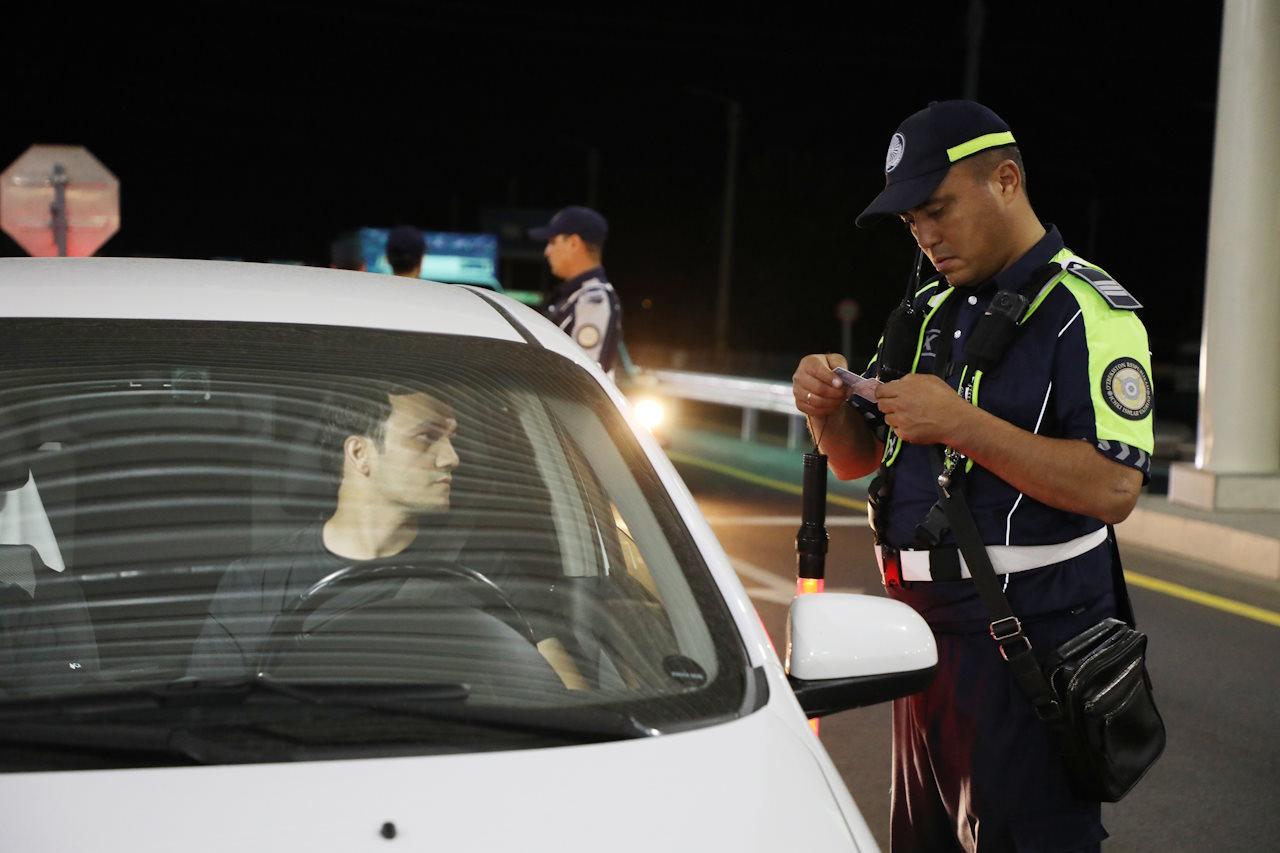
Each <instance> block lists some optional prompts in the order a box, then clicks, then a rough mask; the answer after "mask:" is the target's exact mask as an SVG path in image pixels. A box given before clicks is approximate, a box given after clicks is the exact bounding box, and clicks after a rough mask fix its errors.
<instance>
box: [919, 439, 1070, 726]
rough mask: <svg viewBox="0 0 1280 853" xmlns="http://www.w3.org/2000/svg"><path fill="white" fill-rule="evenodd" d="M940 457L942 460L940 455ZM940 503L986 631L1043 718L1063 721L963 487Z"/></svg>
mask: <svg viewBox="0 0 1280 853" xmlns="http://www.w3.org/2000/svg"><path fill="white" fill-rule="evenodd" d="M933 452H934V453H935V454H937V455H938V456H939V457H941V455H942V450H941V448H940V447H934V449H933ZM938 461H939V464H940V463H941V459H939V460H938ZM939 503H940V504H941V506H942V511H943V512H945V513H946V514H947V521H948V522H949V523H950V525H951V533H952V535H953V536H955V538H956V544H957V545H959V546H960V553H961V554H963V555H964V561H965V564H966V565H967V566H968V567H969V574H970V575H972V576H973V585H974V586H975V587H976V588H977V590H978V597H979V598H980V599H982V604H983V606H984V607H986V609H987V615H988V616H990V617H991V622H990V623H989V624H988V626H987V632H988V633H989V634H990V635H991V639H993V640H995V642H996V645H997V646H998V647H999V649H1000V656H1001V657H1003V658H1004V659H1005V661H1007V662H1008V664H1009V669H1010V670H1012V672H1013V677H1014V679H1015V680H1017V682H1018V687H1019V688H1021V690H1022V692H1023V693H1025V694H1026V696H1027V698H1028V699H1030V700H1031V704H1032V705H1033V706H1034V707H1035V710H1036V714H1037V715H1038V716H1039V717H1040V719H1042V720H1044V721H1045V722H1047V723H1049V724H1050V725H1051V726H1053V725H1054V724H1056V723H1060V722H1061V720H1062V708H1061V707H1060V706H1059V705H1058V701H1057V700H1056V699H1055V698H1054V697H1053V692H1052V691H1051V690H1050V689H1049V682H1048V681H1047V680H1046V679H1045V677H1044V672H1043V671H1042V670H1041V669H1040V664H1039V663H1037V662H1036V656H1035V652H1034V651H1033V650H1032V648H1031V641H1030V640H1029V639H1027V636H1026V634H1025V633H1023V631H1022V623H1021V622H1020V621H1018V618H1017V617H1016V616H1014V615H1013V611H1012V610H1011V609H1010V608H1009V599H1007V598H1005V597H1004V590H1002V589H1001V588H1000V581H999V580H998V579H997V577H996V570H995V568H994V567H992V565H991V558H990V557H989V556H988V555H987V549H986V546H984V545H983V544H982V536H981V535H980V534H979V533H978V525H977V523H976V522H974V520H973V513H972V512H970V511H969V504H968V502H967V501H966V500H965V498H964V493H963V490H961V489H952V490H950V491H949V492H946V491H944V492H943V493H942V496H941V498H940V500H939Z"/></svg>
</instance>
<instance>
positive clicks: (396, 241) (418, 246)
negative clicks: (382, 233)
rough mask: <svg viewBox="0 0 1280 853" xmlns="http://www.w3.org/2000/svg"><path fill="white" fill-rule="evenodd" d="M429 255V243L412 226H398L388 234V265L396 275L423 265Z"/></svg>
mask: <svg viewBox="0 0 1280 853" xmlns="http://www.w3.org/2000/svg"><path fill="white" fill-rule="evenodd" d="M426 253H427V241H426V239H425V238H424V237H423V236H422V232H421V231H420V230H418V229H417V228H414V227H413V226H412V225H397V226H396V227H395V228H392V229H391V230H390V231H389V232H388V233H387V263H389V264H390V265H391V269H392V270H393V271H394V272H396V273H404V272H408V271H410V270H412V269H413V268H414V267H416V266H419V265H421V263H422V256H423V255H425V254H426Z"/></svg>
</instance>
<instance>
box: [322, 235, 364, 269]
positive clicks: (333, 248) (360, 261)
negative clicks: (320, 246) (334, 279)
mask: <svg viewBox="0 0 1280 853" xmlns="http://www.w3.org/2000/svg"><path fill="white" fill-rule="evenodd" d="M329 267H330V268H331V269H335V270H355V271H357V272H364V271H365V269H366V267H365V263H364V252H363V251H362V250H361V246H360V237H359V235H357V234H353V233H348V234H343V235H342V236H341V237H339V238H338V239H336V240H334V241H333V242H332V243H330V244H329Z"/></svg>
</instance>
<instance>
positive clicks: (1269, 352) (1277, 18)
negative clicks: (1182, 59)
mask: <svg viewBox="0 0 1280 853" xmlns="http://www.w3.org/2000/svg"><path fill="white" fill-rule="evenodd" d="M1219 65H1220V70H1219V77H1218V110H1217V127H1216V130H1215V133H1214V152H1213V188H1212V191H1211V194H1210V200H1209V259H1208V264H1207V269H1206V272H1205V276H1206V278H1205V299H1204V330H1203V335H1202V338H1201V350H1200V422H1199V430H1198V435H1197V440H1196V462H1195V465H1194V466H1192V465H1190V464H1180V465H1175V466H1174V469H1173V471H1172V472H1171V474H1170V482H1169V499H1170V500H1171V501H1174V502H1176V503H1184V504H1188V505H1192V506H1198V507H1201V508H1203V509H1273V510H1280V3H1277V2H1275V0H1226V2H1225V4H1224V7H1223V20H1222V55H1221V58H1220V60H1219ZM1156 393H1157V398H1156V399H1157V406H1158V405H1159V389H1157V391H1156Z"/></svg>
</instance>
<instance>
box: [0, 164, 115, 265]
mask: <svg viewBox="0 0 1280 853" xmlns="http://www.w3.org/2000/svg"><path fill="white" fill-rule="evenodd" d="M59 184H61V185H62V189H63V193H62V194H63V197H64V199H65V210H66V247H67V254H68V255H69V256H72V257H84V256H87V255H92V254H93V253H94V252H96V251H98V249H99V248H100V247H101V246H102V244H103V243H105V242H107V240H109V239H111V235H113V234H115V233H116V232H117V231H119V230H120V182H119V181H118V180H116V176H115V175H113V174H111V172H109V171H108V170H107V167H106V166H103V165H102V164H101V163H99V162H98V159H97V158H96V157H94V156H93V155H92V154H90V153H89V150H88V149H87V148H84V147H82V146H79V145H32V146H31V147H30V148H28V149H27V150H26V153H24V154H23V155H22V156H21V157H19V158H18V159H17V160H14V161H13V163H12V164H11V165H10V166H9V168H7V169H5V170H4V173H3V174H0V228H3V229H4V232H5V233H6V234H8V235H9V236H10V237H12V238H13V239H14V240H15V241H17V243H18V245H19V246H21V247H22V248H23V249H25V250H26V251H27V253H28V254H30V255H35V256H37V257H47V256H50V255H57V254H58V244H57V239H56V237H55V228H54V219H55V216H54V207H55V204H56V201H57V198H58V195H59V194H58V185H59Z"/></svg>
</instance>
